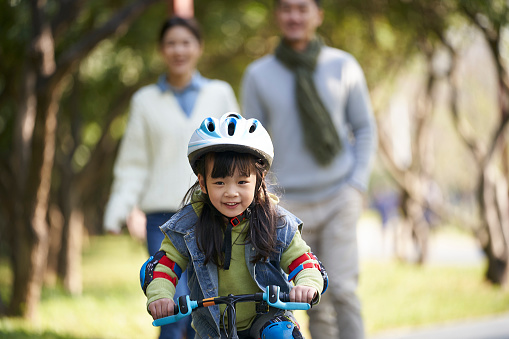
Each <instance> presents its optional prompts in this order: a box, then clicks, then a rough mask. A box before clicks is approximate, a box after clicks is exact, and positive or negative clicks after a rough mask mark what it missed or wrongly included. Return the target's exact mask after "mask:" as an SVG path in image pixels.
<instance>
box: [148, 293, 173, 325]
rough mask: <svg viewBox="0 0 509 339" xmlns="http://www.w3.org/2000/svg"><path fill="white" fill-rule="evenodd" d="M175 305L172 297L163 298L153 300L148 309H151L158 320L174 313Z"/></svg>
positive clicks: (154, 317) (151, 312) (153, 316)
mask: <svg viewBox="0 0 509 339" xmlns="http://www.w3.org/2000/svg"><path fill="white" fill-rule="evenodd" d="M174 305H175V303H174V302H173V300H172V299H169V298H163V299H158V300H156V301H153V302H151V303H150V304H149V305H148V310H149V311H150V314H151V315H152V318H153V319H154V320H156V319H159V318H164V317H168V316H170V315H173V306H174Z"/></svg>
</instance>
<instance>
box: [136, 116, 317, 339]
mask: <svg viewBox="0 0 509 339" xmlns="http://www.w3.org/2000/svg"><path fill="white" fill-rule="evenodd" d="M273 153H274V151H273V147H272V141H271V139H270V137H269V135H268V133H267V131H266V130H265V128H264V127H263V126H262V125H261V124H260V122H259V121H258V120H255V119H250V120H246V119H244V118H243V117H242V116H240V115H239V114H237V113H227V114H225V115H223V116H222V117H221V119H219V120H217V119H215V118H207V119H205V120H204V121H203V123H202V124H201V126H200V128H198V129H197V130H196V131H195V132H194V134H193V136H192V137H191V140H190V142H189V145H188V158H189V162H190V164H191V167H192V169H193V171H194V172H195V174H196V175H197V177H198V180H197V181H196V183H195V184H194V185H193V187H191V189H190V190H189V192H188V193H187V195H186V197H185V198H184V203H185V205H184V207H183V208H182V209H181V210H180V211H179V212H178V213H177V214H175V215H174V216H173V217H172V218H171V219H170V220H169V221H167V222H166V223H165V224H164V225H162V226H161V230H162V231H163V233H164V234H165V235H166V236H165V239H164V241H163V242H162V244H161V250H160V252H158V253H159V255H158V256H157V255H156V256H155V257H156V258H160V259H159V260H158V263H157V264H156V265H155V268H154V270H153V272H152V274H148V275H145V276H146V277H149V276H150V277H149V278H146V280H145V282H144V290H145V293H146V295H147V298H148V300H147V305H148V310H149V312H150V313H151V315H152V317H153V318H154V319H159V318H162V317H166V316H170V315H173V305H174V302H173V295H174V292H175V285H176V284H177V282H178V279H179V277H180V274H181V272H182V271H183V270H185V269H187V271H188V284H189V288H190V290H191V294H190V297H191V299H194V300H198V299H203V298H210V297H215V296H224V295H228V294H251V293H256V292H260V291H265V290H266V286H268V285H278V286H280V289H281V292H286V293H289V294H290V300H291V301H294V302H307V303H310V302H312V301H313V302H317V301H318V299H319V297H320V293H322V290H323V288H324V279H323V278H322V273H321V264H320V263H319V261H317V260H316V257H314V256H313V254H312V253H311V252H310V248H309V246H307V245H306V243H305V242H304V240H302V238H301V234H300V228H301V227H302V223H301V221H300V220H299V219H297V218H296V217H295V216H293V215H292V214H291V213H289V212H288V211H286V210H284V209H283V208H282V207H280V206H278V199H277V197H276V196H274V195H272V194H270V193H268V192H267V186H266V183H265V176H266V174H267V171H268V170H269V168H270V166H271V164H272V159H273ZM306 264H307V265H306ZM150 266H153V265H149V267H150ZM287 274H290V277H291V280H293V283H294V284H295V286H294V287H293V288H292V284H291V283H290V282H289V281H288V277H287ZM150 279H152V280H150ZM223 311H224V305H220V307H218V306H211V307H206V308H200V309H197V310H196V311H194V312H193V313H192V318H193V327H194V328H195V329H196V332H197V337H198V338H221V337H223V338H224V337H225V332H224V330H223V329H222V328H223V322H225V323H226V320H225V319H224V318H223V317H222V316H220V314H222V313H223ZM236 314H237V321H236V323H237V329H238V335H239V338H260V337H261V338H292V337H293V338H302V335H301V333H300V330H299V327H298V325H297V323H296V320H295V318H294V317H293V314H292V313H291V312H290V311H284V310H279V309H276V308H272V307H271V308H270V310H269V312H268V313H266V314H261V315H260V314H257V313H256V310H255V305H254V303H238V304H237V313H236ZM220 319H221V320H220ZM277 322H287V323H288V326H286V324H285V326H268V325H270V324H273V323H277ZM270 331H280V332H277V333H275V332H274V333H270ZM281 331H282V332H281ZM284 331H290V333H284Z"/></svg>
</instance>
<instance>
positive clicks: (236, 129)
mask: <svg viewBox="0 0 509 339" xmlns="http://www.w3.org/2000/svg"><path fill="white" fill-rule="evenodd" d="M225 151H234V152H239V153H250V154H253V155H255V156H257V157H260V158H261V159H263V160H264V162H265V164H266V166H267V170H268V169H269V168H270V166H271V165H272V159H273V158H274V147H273V146H272V140H271V139H270V136H269V133H267V130H265V128H264V127H263V126H262V124H261V123H260V121H258V120H257V119H244V118H243V117H242V116H241V115H240V114H238V113H234V112H229V113H226V114H223V116H222V117H221V118H220V119H216V118H212V117H211V118H206V119H205V120H203V122H202V123H201V125H200V127H199V128H198V129H197V130H196V131H194V133H193V135H192V136H191V140H189V145H188V147H187V157H188V159H189V163H190V164H191V167H192V168H193V171H194V172H195V173H196V161H197V160H198V159H199V158H200V157H201V156H202V155H203V154H205V153H208V152H225Z"/></svg>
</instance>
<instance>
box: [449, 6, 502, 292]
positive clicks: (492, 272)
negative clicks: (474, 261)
mask: <svg viewBox="0 0 509 339" xmlns="http://www.w3.org/2000/svg"><path fill="white" fill-rule="evenodd" d="M458 12H459V13H461V14H462V16H463V17H464V18H465V19H466V20H468V22H469V23H470V24H471V25H473V26H474V27H475V28H477V29H478V31H480V32H481V34H482V38H483V39H484V40H485V42H486V45H487V46H488V49H489V51H490V53H491V57H492V60H489V61H488V62H487V63H486V64H485V65H483V67H484V68H485V70H486V71H487V70H488V67H489V65H490V64H491V63H494V66H495V67H494V68H495V76H496V82H497V92H498V93H497V99H498V105H497V107H496V108H495V109H496V111H495V112H477V114H483V113H484V114H486V113H488V114H489V115H490V116H492V117H495V118H494V125H493V128H492V130H491V131H490V132H489V133H487V134H486V135H482V136H480V135H478V134H476V133H473V131H474V130H475V127H472V124H471V123H470V122H469V120H468V116H467V114H465V113H466V112H465V111H466V110H465V108H464V106H462V105H461V91H464V90H465V88H464V87H463V86H462V83H461V81H462V80H461V79H462V78H463V77H464V76H463V75H462V74H460V71H459V69H458V68H459V67H458V64H459V63H458V57H459V54H460V52H461V50H460V49H461V46H458V44H457V43H456V44H455V42H454V41H452V40H451V39H450V38H449V37H448V36H447V35H445V34H443V35H441V40H442V42H443V43H444V45H445V46H447V48H448V49H449V52H450V54H451V68H450V72H449V82H450V86H451V90H452V95H451V113H452V114H453V118H454V120H455V127H456V129H457V131H458V134H459V136H460V138H461V139H462V141H463V142H464V144H465V145H466V146H467V148H468V150H469V151H470V153H471V155H472V157H473V159H474V161H475V164H476V166H477V178H476V184H477V185H476V186H477V187H476V191H477V192H476V197H477V201H478V204H479V207H480V218H481V223H480V225H478V227H476V228H475V229H476V233H477V236H478V238H479V239H480V241H481V244H482V246H483V250H484V253H485V254H486V256H487V258H488V267H487V271H486V278H487V279H488V280H489V281H491V282H493V283H495V284H500V285H505V286H508V284H509V279H508V278H509V184H508V183H509V170H508V167H509V129H508V128H507V126H508V123H509V73H508V68H507V61H508V60H507V56H508V55H507V49H506V48H507V42H506V39H507V32H508V29H509V3H508V2H507V1H492V2H486V1H481V0H478V1H474V0H460V1H458Z"/></svg>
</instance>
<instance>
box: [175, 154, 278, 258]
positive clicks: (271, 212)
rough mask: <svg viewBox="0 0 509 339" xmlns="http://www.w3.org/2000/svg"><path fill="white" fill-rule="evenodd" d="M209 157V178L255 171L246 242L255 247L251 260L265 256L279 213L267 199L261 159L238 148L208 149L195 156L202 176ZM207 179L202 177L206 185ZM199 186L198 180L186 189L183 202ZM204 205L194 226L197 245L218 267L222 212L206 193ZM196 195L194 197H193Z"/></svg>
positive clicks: (223, 225)
mask: <svg viewBox="0 0 509 339" xmlns="http://www.w3.org/2000/svg"><path fill="white" fill-rule="evenodd" d="M208 159H211V160H212V161H213V163H214V166H213V167H212V172H211V177H212V178H224V177H228V176H233V175H234V174H235V171H239V173H240V174H241V175H245V176H249V175H251V172H252V171H255V174H256V186H255V194H254V200H253V203H252V204H251V206H250V207H249V209H250V212H251V215H250V216H249V230H248V233H247V236H246V241H245V243H246V244H247V243H249V244H251V245H252V246H253V247H254V248H255V250H256V256H255V258H254V259H253V260H252V262H253V263H254V262H256V261H258V260H260V259H262V258H263V259H267V258H268V257H269V256H270V254H271V253H273V252H274V251H275V248H276V223H277V219H278V215H277V212H276V209H275V207H274V205H273V203H271V201H270V197H269V194H268V192H267V185H266V183H265V175H266V172H267V170H266V168H265V164H264V162H263V161H262V160H261V159H258V158H256V157H255V156H254V155H251V154H247V153H237V152H217V153H216V152H209V153H207V154H206V155H204V156H202V157H201V158H200V159H198V161H197V163H196V168H197V173H199V174H201V175H202V176H203V177H204V178H205V180H206V178H207V175H206V174H207V173H206V163H207V160H208ZM206 184H207V182H206V181H205V185H206ZM199 189H200V184H199V182H198V181H196V183H195V184H194V185H193V186H192V187H191V188H190V189H189V191H188V192H187V194H186V196H185V197H184V200H183V201H182V204H183V205H184V204H187V203H190V202H191V199H192V196H193V194H194V193H195V192H196V191H197V190H199ZM201 197H202V199H201V200H200V201H195V202H201V203H203V209H202V212H201V215H200V217H199V219H198V224H197V227H196V242H197V244H198V248H199V249H200V251H202V252H203V253H204V254H205V264H206V263H208V262H209V261H212V262H213V263H214V264H216V265H217V266H218V267H222V266H223V264H224V259H225V256H224V252H223V250H222V249H223V238H224V237H223V234H224V230H225V229H226V223H225V221H224V216H223V215H222V214H221V213H220V212H219V211H218V210H217V209H216V208H215V207H214V206H213V205H212V203H211V201H210V199H209V196H208V195H207V194H205V193H204V192H203V194H201ZM194 199H196V198H194Z"/></svg>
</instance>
